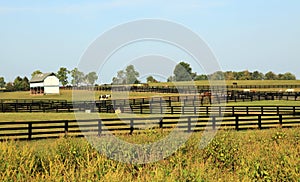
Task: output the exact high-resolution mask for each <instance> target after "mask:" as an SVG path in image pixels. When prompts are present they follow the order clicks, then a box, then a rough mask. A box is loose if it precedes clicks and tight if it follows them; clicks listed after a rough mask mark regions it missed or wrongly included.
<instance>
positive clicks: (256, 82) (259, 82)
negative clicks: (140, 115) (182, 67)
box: [149, 80, 300, 86]
mask: <svg viewBox="0 0 300 182" xmlns="http://www.w3.org/2000/svg"><path fill="white" fill-rule="evenodd" d="M234 82H235V83H237V85H300V80H225V81H218V80H213V81H211V82H209V81H207V80H203V81H195V82H173V83H172V82H161V83H150V84H149V86H166V85H168V86H173V85H177V86H185V85H209V84H210V83H212V84H214V85H218V84H224V83H225V84H226V85H232V84H233V83H234Z"/></svg>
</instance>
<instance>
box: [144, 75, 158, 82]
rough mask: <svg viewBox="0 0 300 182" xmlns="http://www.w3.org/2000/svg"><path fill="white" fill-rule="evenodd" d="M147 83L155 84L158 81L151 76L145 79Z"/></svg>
mask: <svg viewBox="0 0 300 182" xmlns="http://www.w3.org/2000/svg"><path fill="white" fill-rule="evenodd" d="M146 80H147V83H157V82H158V81H157V80H156V79H155V78H154V77H153V76H148V77H147V78H146Z"/></svg>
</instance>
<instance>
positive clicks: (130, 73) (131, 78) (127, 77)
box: [112, 65, 140, 84]
mask: <svg viewBox="0 0 300 182" xmlns="http://www.w3.org/2000/svg"><path fill="white" fill-rule="evenodd" d="M139 75H140V74H139V72H137V71H136V70H135V69H134V66H133V65H129V66H127V67H126V69H125V71H124V70H120V71H118V73H117V76H116V77H113V79H112V84H134V83H140V81H139V80H138V77H139Z"/></svg>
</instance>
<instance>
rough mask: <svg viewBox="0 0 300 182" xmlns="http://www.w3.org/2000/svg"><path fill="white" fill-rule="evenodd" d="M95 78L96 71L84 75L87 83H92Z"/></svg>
mask: <svg viewBox="0 0 300 182" xmlns="http://www.w3.org/2000/svg"><path fill="white" fill-rule="evenodd" d="M97 79H98V76H97V74H96V72H90V73H88V74H87V75H86V76H85V80H86V82H87V83H88V84H89V85H94V84H95V82H96V80H97Z"/></svg>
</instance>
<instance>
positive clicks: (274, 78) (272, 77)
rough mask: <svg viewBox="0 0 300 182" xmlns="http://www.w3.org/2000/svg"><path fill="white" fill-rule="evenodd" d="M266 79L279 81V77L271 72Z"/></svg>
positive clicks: (266, 75)
mask: <svg viewBox="0 0 300 182" xmlns="http://www.w3.org/2000/svg"><path fill="white" fill-rule="evenodd" d="M265 79H266V80H277V75H276V74H275V73H273V72H272V71H269V72H268V73H266V74H265Z"/></svg>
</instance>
